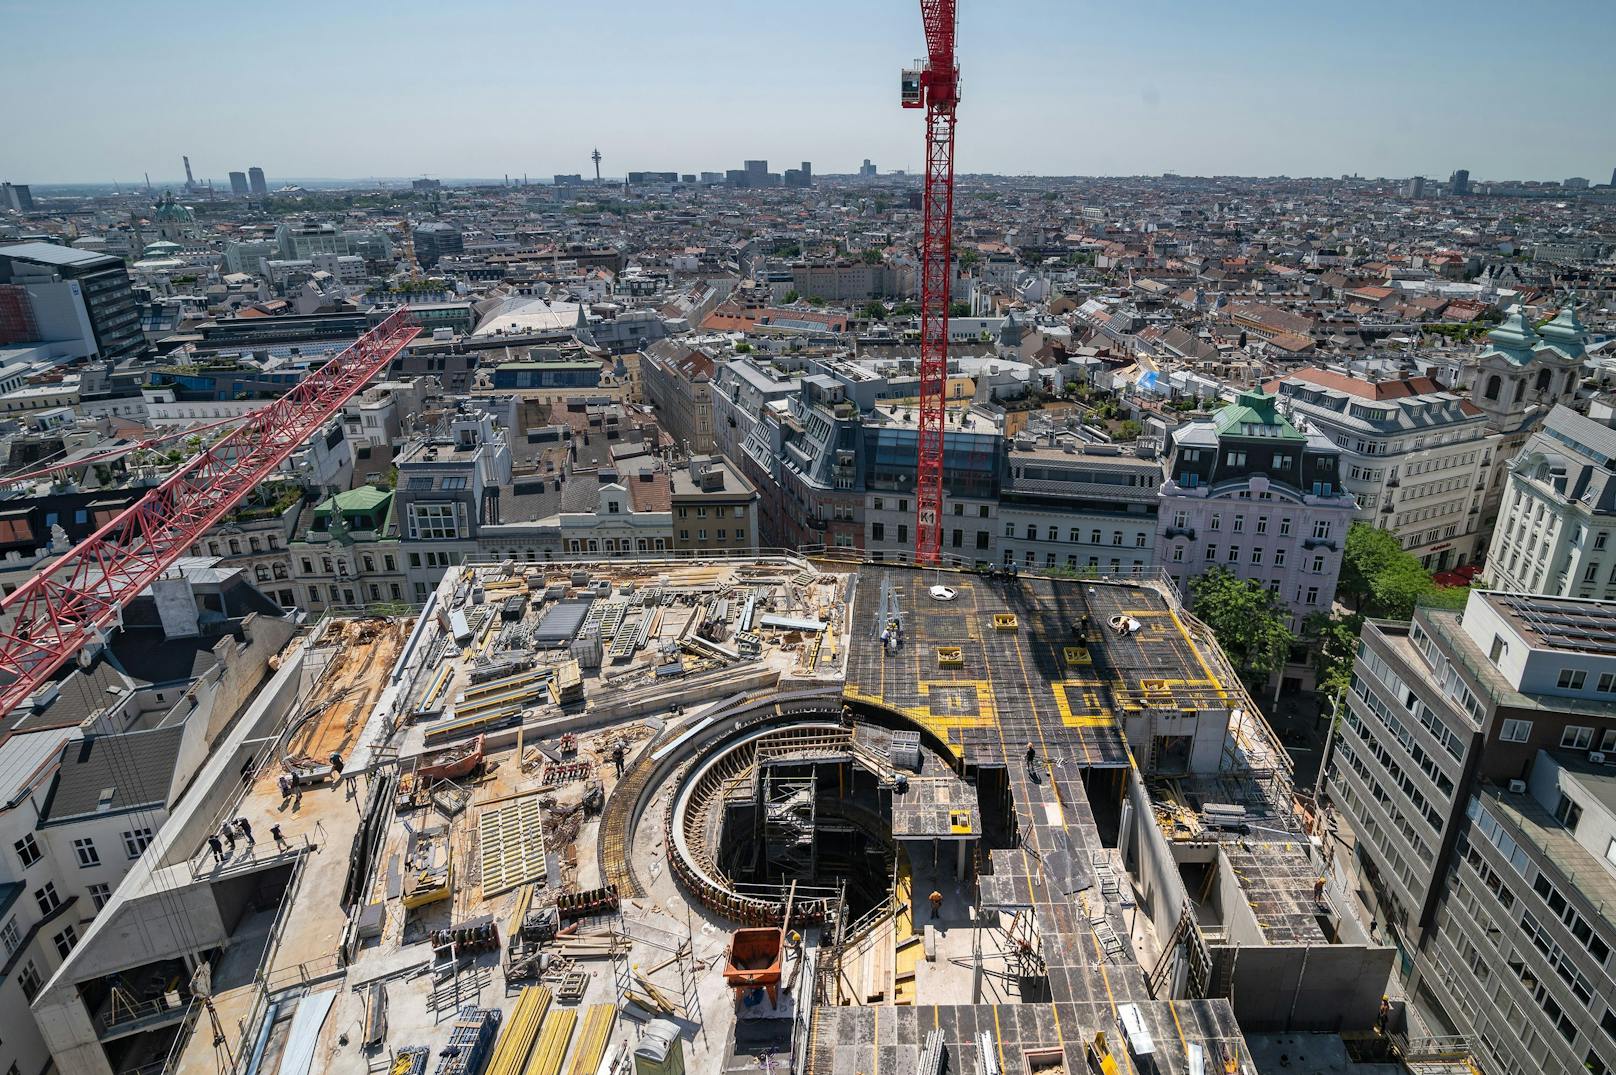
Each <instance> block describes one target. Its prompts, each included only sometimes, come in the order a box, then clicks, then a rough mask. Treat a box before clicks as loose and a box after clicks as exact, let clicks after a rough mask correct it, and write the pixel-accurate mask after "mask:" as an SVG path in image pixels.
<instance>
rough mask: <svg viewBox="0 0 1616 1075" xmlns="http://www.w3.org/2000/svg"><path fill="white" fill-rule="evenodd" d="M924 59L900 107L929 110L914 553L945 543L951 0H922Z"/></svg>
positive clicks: (932, 552)
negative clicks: (944, 474) (924, 37)
mask: <svg viewBox="0 0 1616 1075" xmlns="http://www.w3.org/2000/svg"><path fill="white" fill-rule="evenodd" d="M920 18H921V21H922V22H923V23H924V24H925V28H926V60H925V65H924V66H922V67H918V68H911V69H909V70H906V71H904V73H903V82H902V93H903V107H905V108H924V109H925V110H926V188H925V193H924V195H923V196H922V199H921V214H922V219H921V237H920V442H919V449H918V455H917V458H916V461H915V462H916V466H915V560H916V561H917V562H919V563H926V564H929V563H936V562H937V559H938V557H939V556H940V555H941V553H942V545H943V531H942V523H943V424H944V421H945V419H946V417H947V411H946V409H945V408H944V406H943V396H944V393H945V391H946V389H947V385H948V300H949V285H950V283H951V281H952V263H953V249H954V118H955V117H954V109H955V106H956V105H957V104H958V103H959V65H958V64H956V63H955V62H954V0H920Z"/></svg>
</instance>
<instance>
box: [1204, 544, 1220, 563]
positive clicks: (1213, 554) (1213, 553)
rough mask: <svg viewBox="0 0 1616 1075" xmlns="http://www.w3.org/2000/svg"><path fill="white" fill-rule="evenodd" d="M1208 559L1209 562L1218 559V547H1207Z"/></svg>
mask: <svg viewBox="0 0 1616 1075" xmlns="http://www.w3.org/2000/svg"><path fill="white" fill-rule="evenodd" d="M1206 558H1207V559H1208V560H1216V559H1217V558H1218V547H1217V546H1216V545H1208V546H1207V547H1206Z"/></svg>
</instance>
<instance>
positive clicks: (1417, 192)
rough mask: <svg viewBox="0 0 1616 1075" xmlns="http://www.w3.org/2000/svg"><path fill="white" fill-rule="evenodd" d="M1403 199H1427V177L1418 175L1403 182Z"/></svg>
mask: <svg viewBox="0 0 1616 1075" xmlns="http://www.w3.org/2000/svg"><path fill="white" fill-rule="evenodd" d="M1403 197H1405V198H1423V197H1425V177H1424V176H1423V175H1417V176H1414V177H1412V178H1410V179H1405V180H1403Z"/></svg>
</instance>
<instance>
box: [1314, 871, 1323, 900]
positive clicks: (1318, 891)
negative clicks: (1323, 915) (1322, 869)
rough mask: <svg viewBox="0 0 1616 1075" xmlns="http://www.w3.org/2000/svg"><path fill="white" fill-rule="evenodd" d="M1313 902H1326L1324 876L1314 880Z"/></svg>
mask: <svg viewBox="0 0 1616 1075" xmlns="http://www.w3.org/2000/svg"><path fill="white" fill-rule="evenodd" d="M1313 902H1314V903H1323V902H1324V878H1323V877H1320V878H1319V879H1318V880H1317V881H1314V882H1313Z"/></svg>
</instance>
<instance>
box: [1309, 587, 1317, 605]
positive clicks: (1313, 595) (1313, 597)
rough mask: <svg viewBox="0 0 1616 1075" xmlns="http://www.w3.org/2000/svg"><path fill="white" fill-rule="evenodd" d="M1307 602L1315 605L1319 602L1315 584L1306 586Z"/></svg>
mask: <svg viewBox="0 0 1616 1075" xmlns="http://www.w3.org/2000/svg"><path fill="white" fill-rule="evenodd" d="M1307 603H1308V604H1310V605H1316V604H1318V603H1319V588H1318V587H1317V586H1309V587H1308V588H1307Z"/></svg>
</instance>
